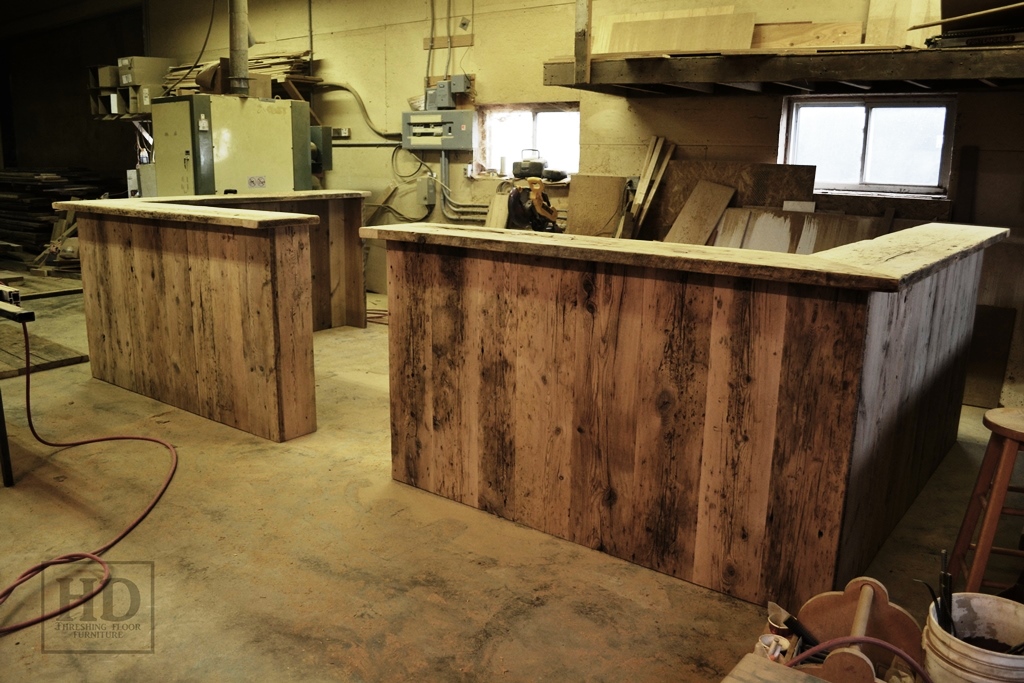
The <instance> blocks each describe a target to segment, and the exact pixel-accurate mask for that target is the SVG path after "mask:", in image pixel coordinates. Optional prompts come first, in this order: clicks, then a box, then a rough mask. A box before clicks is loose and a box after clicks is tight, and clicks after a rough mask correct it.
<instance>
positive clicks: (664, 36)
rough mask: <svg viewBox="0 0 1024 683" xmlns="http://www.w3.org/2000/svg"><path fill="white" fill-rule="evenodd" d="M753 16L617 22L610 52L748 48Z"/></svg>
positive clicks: (675, 51) (724, 15)
mask: <svg viewBox="0 0 1024 683" xmlns="http://www.w3.org/2000/svg"><path fill="white" fill-rule="evenodd" d="M753 35H754V14H753V13H745V14H722V15H717V16H704V17H684V18H679V19H648V20H645V21H625V22H618V23H615V24H614V25H613V26H612V31H611V39H610V40H609V44H608V50H609V52H612V53H620V52H621V53H636V52H670V53H678V52H703V51H708V50H742V49H746V48H749V47H750V41H751V39H752V37H753Z"/></svg>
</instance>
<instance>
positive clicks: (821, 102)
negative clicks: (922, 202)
mask: <svg viewBox="0 0 1024 683" xmlns="http://www.w3.org/2000/svg"><path fill="white" fill-rule="evenodd" d="M787 113H788V117H787V124H788V125H787V126H785V135H786V138H785V140H784V142H783V150H782V155H781V156H783V158H784V159H785V161H786V163H789V164H807V165H811V166H816V167H817V171H816V172H815V177H814V188H815V190H819V191H821V190H824V191H828V190H834V191H852V192H889V193H910V194H928V195H942V194H945V192H946V188H947V187H948V183H949V158H950V149H951V147H952V139H951V138H952V135H951V132H952V124H953V100H952V98H938V97H936V98H910V97H899V96H880V97H874V98H868V97H860V98H846V97H843V98H791V99H790V101H789V104H788V112H787Z"/></svg>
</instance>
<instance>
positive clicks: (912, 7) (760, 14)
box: [591, 0, 941, 55]
mask: <svg viewBox="0 0 1024 683" xmlns="http://www.w3.org/2000/svg"><path fill="white" fill-rule="evenodd" d="M868 4H869V7H868V14H867V22H863V21H860V20H857V21H850V20H848V19H849V17H839V16H837V17H836V20H835V21H819V20H806V21H805V20H801V21H785V22H779V21H777V20H778V19H779V18H780V14H779V12H778V11H773V12H769V11H768V10H761V9H760V8H758V7H757V6H756V5H754V4H752V3H748V4H747V5H745V6H736V5H719V6H715V7H703V8H689V9H678V8H676V7H674V6H673V5H672V4H671V3H665V2H662V3H653V4H651V5H650V7H651V9H652V10H654V9H660V10H661V11H645V12H634V13H625V12H622V10H621V7H620V6H619V5H618V4H617V3H612V2H611V0H596V1H595V2H593V11H592V17H593V18H592V29H591V53H592V54H595V55H599V54H608V55H623V54H630V55H642V54H687V53H709V52H721V53H728V52H733V51H741V52H742V51H749V50H758V51H772V52H792V51H796V52H815V51H819V50H836V49H842V50H851V49H863V48H868V49H870V48H899V47H904V46H906V45H912V46H916V47H924V46H925V42H924V41H925V39H926V38H927V37H929V36H931V35H934V34H935V33H936V32H937V30H936V29H934V28H933V29H930V30H924V31H922V30H915V31H908V30H907V29H908V28H909V27H910V26H912V25H915V24H918V23H922V22H926V21H931V20H934V19H937V18H938V17H939V16H941V7H940V0H915V1H914V2H909V1H906V0H871V1H870V2H869V3H868ZM805 16H806V15H805ZM817 17H818V18H820V17H821V12H818V13H817ZM797 18H800V17H797ZM855 18H856V17H855ZM772 19H774V20H775V21H771V20H772Z"/></svg>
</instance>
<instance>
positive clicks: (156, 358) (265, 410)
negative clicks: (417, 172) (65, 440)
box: [54, 191, 366, 441]
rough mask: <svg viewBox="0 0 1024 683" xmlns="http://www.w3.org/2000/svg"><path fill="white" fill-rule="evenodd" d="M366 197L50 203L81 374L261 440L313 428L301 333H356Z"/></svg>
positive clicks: (309, 366)
mask: <svg viewBox="0 0 1024 683" xmlns="http://www.w3.org/2000/svg"><path fill="white" fill-rule="evenodd" d="M364 194H365V193H362V192H330V191H327V192H320V193H317V192H315V191H314V192H309V193H295V195H299V196H293V195H281V196H267V195H260V196H258V197H257V196H255V195H247V196H240V195H235V196H216V197H212V196H211V197H173V198H164V197H158V198H153V199H146V200H142V199H120V200H92V201H72V202H58V203H56V204H55V205H54V206H55V207H56V208H58V209H74V210H75V211H76V212H77V221H78V233H79V245H80V246H79V251H80V257H81V263H82V288H83V291H84V295H85V316H86V329H87V334H88V339H89V358H90V363H91V367H92V374H93V376H94V377H96V378H98V379H102V380H104V381H107V382H110V383H112V384H115V385H117V386H120V387H123V388H125V389H129V390H131V391H135V392H137V393H140V394H143V395H145V396H149V397H151V398H155V399H157V400H159V401H163V402H164V403H168V404H170V405H173V406H176V407H179V408H182V409H184V410H188V411H190V412H193V413H196V414H198V415H202V416H203V417H206V418H209V419H211V420H216V421H218V422H222V423H224V424H227V425H230V426H232V427H236V428H238V429H242V430H245V431H247V432H250V433H252V434H256V435H257V436H261V437H264V438H267V439H271V440H273V441H286V440H288V439H292V438H295V437H297V436H302V435H303V434H308V433H310V432H313V431H316V397H315V380H314V376H313V331H314V330H315V329H320V328H322V327H330V326H332V325H337V324H349V325H355V326H360V327H365V326H366V309H365V303H363V302H365V299H364V298H363V289H362V287H363V270H362V246H361V242H360V240H359V236H358V228H359V223H360V220H359V207H360V204H361V202H362V198H363V196H364ZM239 207H245V208H239ZM257 209H260V210H257ZM268 209H269V210H268ZM288 209H294V210H296V211H294V212H290V211H288ZM298 210H304V211H302V212H299V211H298ZM324 216H328V217H329V226H328V227H329V228H330V229H326V230H324V229H321V228H322V227H324V226H322V224H321V220H322V218H323V217H324ZM356 292H358V293H359V295H360V296H359V297H358V298H359V300H360V301H359V302H357V301H356V299H357V297H356V296H355V293H356ZM317 309H319V313H318V314H317V315H316V316H315V315H314V311H315V310H317Z"/></svg>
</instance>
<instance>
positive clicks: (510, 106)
mask: <svg viewBox="0 0 1024 683" xmlns="http://www.w3.org/2000/svg"><path fill="white" fill-rule="evenodd" d="M514 111H529V112H531V113H532V114H533V143H532V144H534V145H536V144H537V142H536V141H537V114H542V113H547V112H576V113H577V114H579V113H580V103H579V102H575V101H566V102H509V103H504V104H482V105H477V108H476V113H477V130H478V131H479V140H478V142H477V148H476V150H475V151H474V153H473V162H474V163H473V165H474V167H475V168H476V169H477V170H478V171H486V170H487V169H488V168H494V167H493V166H488V165H487V163H486V162H487V161H488V160H487V157H486V150H487V117H488V115H490V114H492V113H497V112H514ZM580 125H581V127H582V120H581V122H580ZM523 149H536V148H535V147H524V148H523ZM516 161H520V159H508V160H507V167H506V168H505V176H506V177H509V178H511V177H512V164H513V162H516ZM495 170H498V169H495ZM576 172H577V173H578V172H579V171H576Z"/></svg>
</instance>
